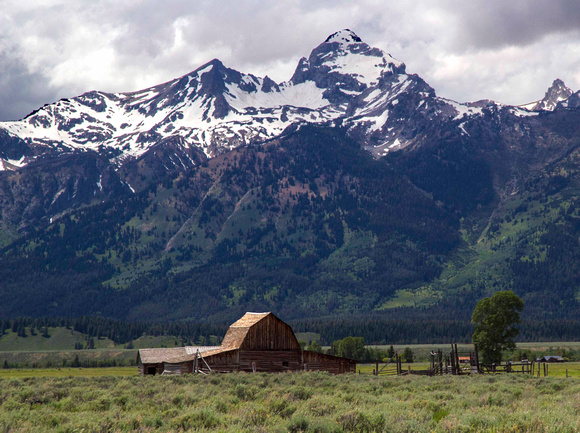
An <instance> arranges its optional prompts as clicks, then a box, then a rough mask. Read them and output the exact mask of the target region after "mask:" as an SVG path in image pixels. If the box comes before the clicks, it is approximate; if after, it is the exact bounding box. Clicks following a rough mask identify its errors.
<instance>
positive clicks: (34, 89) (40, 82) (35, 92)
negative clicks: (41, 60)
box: [0, 52, 57, 120]
mask: <svg viewBox="0 0 580 433" xmlns="http://www.w3.org/2000/svg"><path fill="white" fill-rule="evenodd" d="M56 97H57V91H56V90H55V89H52V88H50V87H47V86H46V78H45V77H44V76H42V75H41V74H39V73H30V72H28V70H27V68H26V65H25V64H24V63H23V62H22V61H21V60H19V59H17V58H15V57H14V55H10V54H9V53H2V52H0V120H18V119H20V118H22V117H24V116H25V115H26V114H28V113H29V112H30V111H32V110H33V109H35V108H37V107H39V106H42V105H44V104H47V103H50V102H53V101H54V100H55V99H56Z"/></svg>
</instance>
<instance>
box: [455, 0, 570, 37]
mask: <svg viewBox="0 0 580 433" xmlns="http://www.w3.org/2000/svg"><path fill="white" fill-rule="evenodd" d="M453 3H455V2H453ZM453 10H454V11H455V14H457V16H458V22H459V28H458V34H457V45H459V46H464V47H469V48H498V47H503V46H507V45H529V44H531V43H534V42H537V41H539V40H541V39H542V38H543V37H545V36H547V35H550V34H554V33H556V34H560V33H567V32H579V31H580V3H578V1H574V0H572V1H570V0H550V1H546V0H509V1H505V0H486V1H482V0H472V1H465V2H462V6H460V7H458V8H454V9H453Z"/></svg>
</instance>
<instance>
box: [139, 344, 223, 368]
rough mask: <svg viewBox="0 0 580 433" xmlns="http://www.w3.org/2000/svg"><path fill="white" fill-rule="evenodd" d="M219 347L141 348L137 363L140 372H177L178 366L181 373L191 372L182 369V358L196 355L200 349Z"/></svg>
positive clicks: (205, 350)
mask: <svg viewBox="0 0 580 433" xmlns="http://www.w3.org/2000/svg"><path fill="white" fill-rule="evenodd" d="M217 348H219V346H186V347H171V348H158V349H139V351H138V352H137V365H138V366H139V374H141V375H155V374H176V368H179V369H180V373H179V374H181V373H191V371H182V370H181V369H182V366H181V360H182V359H184V358H188V357H191V356H192V355H193V356H195V354H196V353H198V351H199V352H200V353H202V352H207V351H209V350H214V349H217ZM184 367H185V366H184Z"/></svg>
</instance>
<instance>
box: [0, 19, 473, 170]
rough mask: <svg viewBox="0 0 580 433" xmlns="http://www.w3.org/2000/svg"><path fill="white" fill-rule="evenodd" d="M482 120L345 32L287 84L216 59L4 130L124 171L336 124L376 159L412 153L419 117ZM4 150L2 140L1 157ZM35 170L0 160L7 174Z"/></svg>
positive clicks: (60, 106) (85, 98) (46, 111)
mask: <svg viewBox="0 0 580 433" xmlns="http://www.w3.org/2000/svg"><path fill="white" fill-rule="evenodd" d="M481 112H482V109H481V108H478V107H474V106H467V105H465V104H459V103H456V102H454V101H449V100H443V99H441V98H437V97H436V95H435V92H434V91H433V89H431V88H430V87H429V86H428V85H427V84H426V83H425V82H424V81H423V80H421V78H420V77H418V76H416V75H408V74H407V73H406V71H405V64H404V63H402V62H400V61H399V60H396V59H395V58H393V57H392V56H391V55H390V54H388V53H386V52H384V51H382V50H380V49H378V48H373V47H370V46H369V45H368V44H366V43H364V42H363V41H362V40H361V39H360V38H359V37H358V36H357V35H356V34H355V33H354V32H352V31H350V30H342V31H340V32H337V33H334V34H333V35H330V36H329V37H328V38H327V39H326V40H325V42H323V43H322V44H320V45H319V46H318V47H316V48H315V49H314V50H313V51H312V53H311V54H310V56H309V57H308V59H306V58H303V59H301V60H300V62H299V64H298V66H297V68H296V71H295V73H294V74H293V76H292V78H291V79H290V80H289V81H287V82H283V83H275V82H274V81H272V80H271V79H270V78H268V77H263V78H261V77H256V76H254V75H251V74H244V73H240V72H238V71H235V70H233V69H229V68H227V67H226V66H224V65H223V64H222V63H221V62H220V61H219V60H215V59H214V60H212V61H210V62H208V63H206V64H205V65H202V66H201V67H200V68H198V69H196V70H195V71H193V72H191V73H190V74H187V75H185V76H183V77H180V78H176V79H174V80H172V81H169V82H167V83H164V84H160V85H157V86H154V87H151V88H148V89H144V90H141V91H137V92H130V93H116V94H111V93H105V92H98V91H92V92H88V93H85V94H83V95H80V96H78V97H76V98H72V99H63V100H60V101H58V102H56V103H54V104H50V105H46V106H44V107H42V108H41V109H39V110H37V111H36V112H34V113H31V114H30V115H29V116H27V117H26V118H24V119H22V120H20V121H15V122H1V123H0V132H2V131H4V132H5V133H7V136H9V137H10V138H11V139H15V140H21V141H22V143H24V144H25V145H26V146H28V147H29V148H31V149H33V150H34V152H35V154H36V155H41V154H43V153H46V152H71V151H85V150H93V151H96V152H102V151H104V150H108V151H109V152H110V153H111V155H113V156H112V158H113V159H112V161H113V163H114V164H116V165H117V166H121V165H122V164H124V163H125V162H128V161H130V160H134V159H137V158H140V157H141V156H142V155H143V154H144V153H146V152H147V151H148V150H149V149H151V147H152V146H154V145H156V144H157V143H161V142H163V141H164V140H167V139H172V138H174V137H179V139H180V140H179V142H178V144H176V145H178V146H182V147H183V148H193V147H197V148H199V149H201V150H202V151H203V152H204V153H205V154H206V155H207V156H208V157H213V156H215V155H217V154H220V153H223V152H225V151H228V150H230V149H233V148H236V147H238V146H244V145H248V144H259V143H261V142H264V141H267V140H270V139H272V138H275V137H277V136H279V135H280V134H281V133H282V132H283V131H284V130H285V129H286V128H288V126H290V125H297V124H298V125H299V124H301V123H317V124H332V122H336V121H338V120H340V123H341V124H342V125H345V126H346V127H347V128H348V129H349V131H350V132H351V134H352V135H353V136H356V137H357V138H358V139H360V140H361V142H362V143H363V145H364V146H365V147H367V148H369V149H370V150H371V151H373V153H375V154H377V155H379V154H382V153H383V152H384V151H388V150H389V149H398V148H402V147H404V146H405V145H406V144H407V143H409V139H408V138H406V139H403V138H402V137H399V135H400V134H401V133H402V132H403V131H407V132H406V135H407V136H409V134H411V132H410V131H412V130H413V127H412V125H411V124H410V123H412V122H415V121H416V119H414V118H413V117H414V116H416V115H419V116H423V117H424V118H425V119H428V120H433V119H435V118H441V119H448V120H450V121H452V120H457V119H461V118H464V116H467V117H469V116H477V115H480V114H481ZM1 136H2V135H0V137H1ZM1 146H2V141H1V139H0V156H1V155H2V153H1V150H2V148H1ZM30 160H31V158H30V157H28V158H26V159H19V160H18V162H15V161H16V160H14V158H12V159H10V160H8V159H7V158H3V159H2V160H1V161H2V162H0V170H8V169H17V168H19V167H22V166H24V165H26V163H27V162H28V161H30Z"/></svg>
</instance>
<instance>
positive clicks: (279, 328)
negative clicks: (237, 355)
mask: <svg viewBox="0 0 580 433" xmlns="http://www.w3.org/2000/svg"><path fill="white" fill-rule="evenodd" d="M240 349H241V350H300V344H298V340H296V336H295V335H294V331H292V328H291V327H290V326H289V325H287V324H286V323H284V322H282V321H281V320H280V319H278V318H277V317H276V316H274V315H272V314H271V315H269V316H266V317H265V318H264V319H262V320H260V321H259V322H257V323H256V324H255V325H253V326H252V327H251V328H250V329H249V331H248V333H247V334H246V337H245V338H244V341H243V343H242V344H241V346H240Z"/></svg>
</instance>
